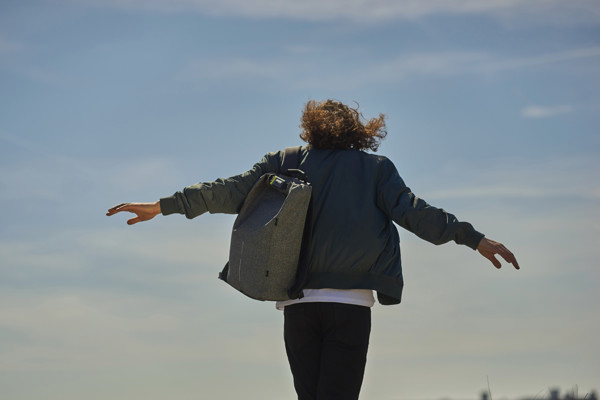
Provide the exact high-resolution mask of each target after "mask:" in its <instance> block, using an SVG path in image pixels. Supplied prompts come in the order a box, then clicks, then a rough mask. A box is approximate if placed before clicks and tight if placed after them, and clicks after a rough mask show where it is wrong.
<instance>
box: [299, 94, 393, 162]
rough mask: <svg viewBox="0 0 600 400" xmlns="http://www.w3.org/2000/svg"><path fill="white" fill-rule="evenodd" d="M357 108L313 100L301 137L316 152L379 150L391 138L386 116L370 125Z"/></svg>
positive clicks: (307, 109) (307, 104)
mask: <svg viewBox="0 0 600 400" xmlns="http://www.w3.org/2000/svg"><path fill="white" fill-rule="evenodd" d="M362 120H364V118H363V116H362V114H361V113H359V112H358V104H357V107H356V108H351V107H348V106H347V105H345V104H342V103H340V102H339V101H335V100H325V101H323V102H317V101H316V100H310V101H308V103H306V105H305V106H304V112H303V113H302V118H301V119H300V121H301V124H300V128H302V133H300V138H301V139H302V140H304V141H305V142H307V143H308V144H310V145H311V146H312V147H314V148H316V149H341V150H347V149H356V150H366V149H371V150H373V151H377V148H378V147H379V143H380V142H381V140H383V138H385V136H386V135H387V131H386V130H385V115H383V114H379V117H377V118H371V119H370V120H369V121H367V122H366V123H363V122H362Z"/></svg>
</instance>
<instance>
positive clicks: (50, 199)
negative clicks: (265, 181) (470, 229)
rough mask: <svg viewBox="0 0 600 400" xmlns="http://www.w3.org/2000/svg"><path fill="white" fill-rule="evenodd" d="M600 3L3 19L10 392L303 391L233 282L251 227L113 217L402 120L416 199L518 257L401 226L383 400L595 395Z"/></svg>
mask: <svg viewBox="0 0 600 400" xmlns="http://www.w3.org/2000/svg"><path fill="white" fill-rule="evenodd" d="M599 78H600V5H599V3H598V2H596V1H591V0H590V1H569V2H563V1H558V0H544V1H542V0H531V1H517V0H514V1H509V0H504V1H500V0H489V1H486V2H481V1H475V0H449V1H443V2H442V1H416V0H413V1H411V0H405V1H401V0H398V1H392V0H378V1H366V0H364V1H352V2H348V1H342V0H329V1H327V2H323V1H304V2H292V1H275V0H262V1H260V0H246V1H242V0H226V1H220V2H211V1H203V0H188V1H184V0H173V1H169V2H167V1H161V0H154V1H141V0H129V1H125V0H122V1H121V0H111V1H99V0H81V1H70V0H52V1H50V0H49V1H29V2H21V1H2V2H1V3H0V93H1V95H0V210H1V211H0V221H1V224H0V397H2V398H6V399H11V400H13V399H14V400H17V399H18V400H21V399H39V398H45V399H61V400H65V399H80V398H87V399H106V398H113V399H125V398H127V399H145V400H152V399H163V398H172V399H199V398H211V399H231V398H239V397H241V396H243V395H246V396H247V395H248V393H251V394H252V395H251V398H257V399H258V398H260V399H266V400H269V399H282V398H294V394H293V388H292V380H291V375H290V374H289V372H288V367H287V361H286V359H285V352H284V349H283V340H282V315H281V313H280V312H279V311H277V310H275V308H274V306H273V305H272V304H269V303H259V302H255V301H252V300H249V299H246V298H244V297H243V296H241V295H238V294H237V293H235V292H234V291H233V290H232V289H231V288H229V287H227V286H226V285H225V284H223V283H222V282H220V281H218V280H217V279H216V276H217V273H218V272H219V271H220V269H221V267H222V265H223V264H224V262H225V259H226V258H227V252H228V239H229V230H230V227H231V224H232V223H233V216H230V215H227V216H224V215H203V216H201V217H198V218H196V219H194V220H192V221H188V220H186V219H185V218H184V217H182V216H169V217H161V216H159V217H157V218H156V219H155V220H153V221H151V222H148V223H144V224H138V225H135V226H133V227H130V226H127V225H126V224H125V220H126V217H125V216H121V215H117V216H115V217H111V218H107V217H106V216H105V215H104V213H105V211H106V209H107V208H108V207H111V206H113V205H115V204H117V203H120V202H124V201H154V200H157V199H158V198H160V197H164V196H168V195H171V194H172V193H173V192H175V191H177V190H180V189H181V188H183V187H184V186H187V185H190V184H193V183H195V182H198V181H208V180H213V179H215V178H218V177H226V176H230V175H234V174H237V173H240V172H243V171H245V170H247V169H249V168H250V167H251V166H252V165H253V163H254V162H256V161H258V160H259V159H260V158H261V157H262V155H263V154H264V153H266V152H269V151H275V150H278V149H282V148H283V147H286V146H291V145H296V144H300V140H299V138H298V133H299V128H298V124H299V118H300V111H301V108H302V106H303V104H304V103H305V102H306V101H307V100H310V99H317V100H321V99H326V98H335V99H338V100H341V101H344V102H346V103H352V102H354V101H356V102H358V104H359V105H360V109H361V110H362V111H363V113H364V115H365V117H371V116H375V115H377V114H378V113H379V112H382V113H384V114H386V115H387V118H388V119H387V121H388V132H389V134H388V137H387V138H386V140H385V141H384V142H383V144H382V145H381V147H380V150H379V153H380V154H383V155H386V156H388V157H389V158H390V159H392V160H393V161H394V163H395V164H396V166H397V168H398V169H399V171H400V174H401V175H402V177H403V178H404V180H405V181H406V182H407V184H408V185H409V186H410V187H411V188H412V189H413V191H414V192H415V193H416V194H417V195H419V196H420V197H423V198H424V199H425V200H427V201H428V202H429V203H431V204H433V205H436V206H439V207H443V208H444V209H446V210H448V211H450V212H452V213H454V214H456V215H457V216H458V218H459V219H463V220H467V221H469V222H471V223H473V224H474V225H475V227H476V228H477V229H479V230H480V231H482V232H484V233H486V235H488V236H489V237H490V238H492V239H496V240H500V241H502V242H504V243H505V244H506V245H507V246H508V247H509V248H510V249H511V250H513V251H514V253H515V254H516V255H517V257H518V259H519V262H520V264H521V266H522V270H520V271H514V270H511V269H510V268H503V269H501V270H495V269H494V268H493V267H492V266H491V264H489V263H487V261H486V260H485V259H483V258H482V257H480V256H479V255H478V254H476V253H475V252H473V251H471V250H470V249H467V248H464V247H460V246H456V245H454V244H446V245H443V246H439V247H436V246H434V245H431V244H428V243H425V242H422V241H420V240H419V239H417V238H416V237H414V236H413V235H412V234H410V233H409V232H406V231H402V232H401V233H400V235H401V241H402V243H403V245H402V249H403V264H404V274H405V279H406V287H405V295H404V299H403V303H402V304H401V305H399V306H395V307H383V306H380V305H377V306H375V308H374V309H373V333H372V339H371V349H370V354H369V361H368V365H367V373H366V377H365V383H364V386H363V392H362V393H363V397H364V398H365V399H389V400H392V399H439V398H443V397H450V398H455V399H469V398H473V399H474V398H476V397H478V396H479V394H480V392H481V391H482V390H484V389H486V388H487V379H488V378H489V382H490V387H491V390H492V395H493V397H494V398H509V399H514V398H519V397H521V396H524V395H531V396H535V395H538V396H540V397H541V396H545V395H546V394H547V393H548V389H549V388H551V387H560V388H562V389H563V391H564V390H567V389H571V388H573V387H575V386H577V387H578V388H579V393H580V394H585V393H587V392H589V391H591V390H593V389H596V390H597V389H599V387H598V382H599V380H598V377H599V376H600V349H599V347H598V345H597V338H596V336H597V332H598V331H599V330H600V321H599V319H598V315H597V309H598V305H599V302H600V295H599V294H598V293H599V291H598V284H599V283H600V272H599V269H598V260H599V259H600V251H599V247H598V245H597V243H596V242H597V239H598V238H599V237H600V235H599V233H600V220H599V218H598V207H599V205H600V204H599V203H600V184H599V182H600V179H599V178H600V162H599V161H598V159H599V157H598V153H599V150H600V135H599V132H598V126H600V90H599V89H600V79H599Z"/></svg>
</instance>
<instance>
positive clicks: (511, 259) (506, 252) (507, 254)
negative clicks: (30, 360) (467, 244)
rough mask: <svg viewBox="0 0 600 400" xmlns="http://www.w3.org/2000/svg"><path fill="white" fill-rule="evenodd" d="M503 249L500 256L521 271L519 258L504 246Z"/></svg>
mask: <svg viewBox="0 0 600 400" xmlns="http://www.w3.org/2000/svg"><path fill="white" fill-rule="evenodd" d="M501 249H502V251H501V252H499V254H500V255H501V256H502V258H504V260H505V261H506V262H507V263H510V264H512V265H513V266H514V267H515V269H521V268H520V267H519V263H518V262H517V258H516V257H515V255H514V254H513V253H512V252H511V251H510V250H508V249H507V248H506V247H504V245H502V246H501Z"/></svg>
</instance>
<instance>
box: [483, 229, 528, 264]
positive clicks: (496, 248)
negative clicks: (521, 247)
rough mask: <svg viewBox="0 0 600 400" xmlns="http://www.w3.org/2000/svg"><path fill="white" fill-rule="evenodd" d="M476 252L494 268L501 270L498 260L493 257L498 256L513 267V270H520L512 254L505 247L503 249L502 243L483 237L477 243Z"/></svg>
mask: <svg viewBox="0 0 600 400" xmlns="http://www.w3.org/2000/svg"><path fill="white" fill-rule="evenodd" d="M477 251H479V253H481V255H482V256H484V257H485V258H487V259H488V260H490V261H491V262H492V264H494V267H496V268H502V264H500V261H498V259H497V258H496V257H495V255H496V254H498V255H500V256H501V257H502V258H503V259H504V261H506V262H507V263H510V264H512V265H513V266H514V267H515V269H520V267H519V263H518V262H517V259H516V258H515V256H514V254H513V253H511V252H510V251H509V250H508V249H507V248H506V247H504V245H503V244H502V243H499V242H495V241H493V240H491V239H488V238H486V237H484V238H483V239H481V241H480V242H479V245H478V246H477Z"/></svg>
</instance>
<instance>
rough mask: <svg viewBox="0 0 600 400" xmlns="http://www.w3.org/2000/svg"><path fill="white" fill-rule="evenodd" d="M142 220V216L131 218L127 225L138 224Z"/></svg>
mask: <svg viewBox="0 0 600 400" xmlns="http://www.w3.org/2000/svg"><path fill="white" fill-rule="evenodd" d="M140 221H142V219H141V218H140V217H135V218H131V219H130V220H127V225H133V224H137V223H138V222H140Z"/></svg>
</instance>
